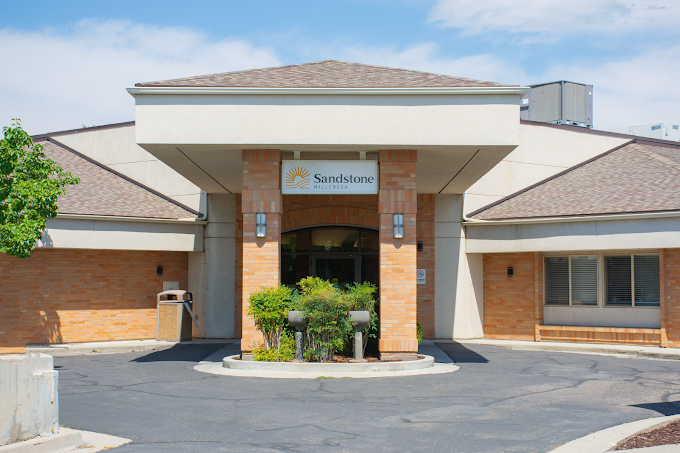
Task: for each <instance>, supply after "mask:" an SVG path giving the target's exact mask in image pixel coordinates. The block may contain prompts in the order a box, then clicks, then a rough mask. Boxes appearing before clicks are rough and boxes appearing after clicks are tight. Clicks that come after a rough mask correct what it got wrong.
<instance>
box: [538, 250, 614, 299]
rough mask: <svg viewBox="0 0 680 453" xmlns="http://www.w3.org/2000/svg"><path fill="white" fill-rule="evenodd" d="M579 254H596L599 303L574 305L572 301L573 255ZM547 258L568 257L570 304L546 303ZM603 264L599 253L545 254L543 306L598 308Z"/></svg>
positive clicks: (598, 296)
mask: <svg viewBox="0 0 680 453" xmlns="http://www.w3.org/2000/svg"><path fill="white" fill-rule="evenodd" d="M579 256H594V257H595V258H596V261H597V270H596V274H597V303H596V304H593V305H586V304H582V305H574V304H573V303H572V302H573V301H572V295H571V292H572V289H571V287H572V285H571V258H572V257H579ZM546 258H568V262H569V305H558V304H548V303H546V286H547V285H546V267H547V266H546V265H545V260H546ZM601 267H602V266H601V265H600V255H599V254H598V253H576V254H569V255H563V254H556V255H552V254H551V255H543V306H544V307H582V308H598V307H599V306H600V292H601V287H602V284H601V280H600V268H601Z"/></svg>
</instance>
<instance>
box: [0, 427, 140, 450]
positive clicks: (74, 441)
mask: <svg viewBox="0 0 680 453" xmlns="http://www.w3.org/2000/svg"><path fill="white" fill-rule="evenodd" d="M129 442H131V440H130V439H125V438H123V437H116V436H109V435H108V434H100V433H94V432H92V431H81V430H78V429H70V428H59V433H58V434H54V435H52V436H42V437H36V438H34V439H29V440H25V441H23V442H16V443H13V444H9V445H5V446H2V447H0V453H66V452H78V453H95V452H97V451H102V450H107V449H110V448H117V447H120V446H121V445H125V444H127V443H129Z"/></svg>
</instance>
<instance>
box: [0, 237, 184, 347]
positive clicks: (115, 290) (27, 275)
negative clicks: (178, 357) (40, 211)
mask: <svg viewBox="0 0 680 453" xmlns="http://www.w3.org/2000/svg"><path fill="white" fill-rule="evenodd" d="M159 264H160V265H163V275H162V276H158V275H157V274H156V267H157V266H158V265H159ZM187 269H188V254H187V253H186V252H145V251H111V250H82V249H78V250H75V249H48V248H39V249H36V250H35V251H34V252H33V255H32V256H31V257H30V258H26V259H20V258H14V257H12V256H10V255H6V254H2V253H0V275H2V279H0V299H1V300H2V305H1V307H2V314H0V353H7V352H23V348H24V346H25V345H26V344H31V343H76V342H86V341H109V340H137V339H144V338H155V337H156V294H157V293H159V292H161V291H163V281H179V284H180V288H183V289H186V288H187V274H188V272H187Z"/></svg>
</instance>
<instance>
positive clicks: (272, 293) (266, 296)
mask: <svg viewBox="0 0 680 453" xmlns="http://www.w3.org/2000/svg"><path fill="white" fill-rule="evenodd" d="M292 300H293V290H291V289H290V288H288V287H286V286H283V285H279V286H272V287H269V288H264V287H263V288H260V289H259V290H258V291H255V292H254V293H252V294H251V295H250V297H249V298H248V302H250V306H249V307H248V310H247V311H248V314H249V315H250V316H252V317H253V319H254V320H255V327H257V328H258V329H259V330H260V332H262V334H263V335H264V341H265V344H264V348H265V349H272V348H278V347H279V337H280V336H281V333H282V332H283V331H284V330H285V329H286V326H287V325H288V308H289V307H290V305H291V303H292Z"/></svg>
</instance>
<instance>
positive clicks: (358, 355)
mask: <svg viewBox="0 0 680 453" xmlns="http://www.w3.org/2000/svg"><path fill="white" fill-rule="evenodd" d="M363 359H364V340H363V337H362V335H361V329H360V328H359V329H355V330H354V360H363Z"/></svg>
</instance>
